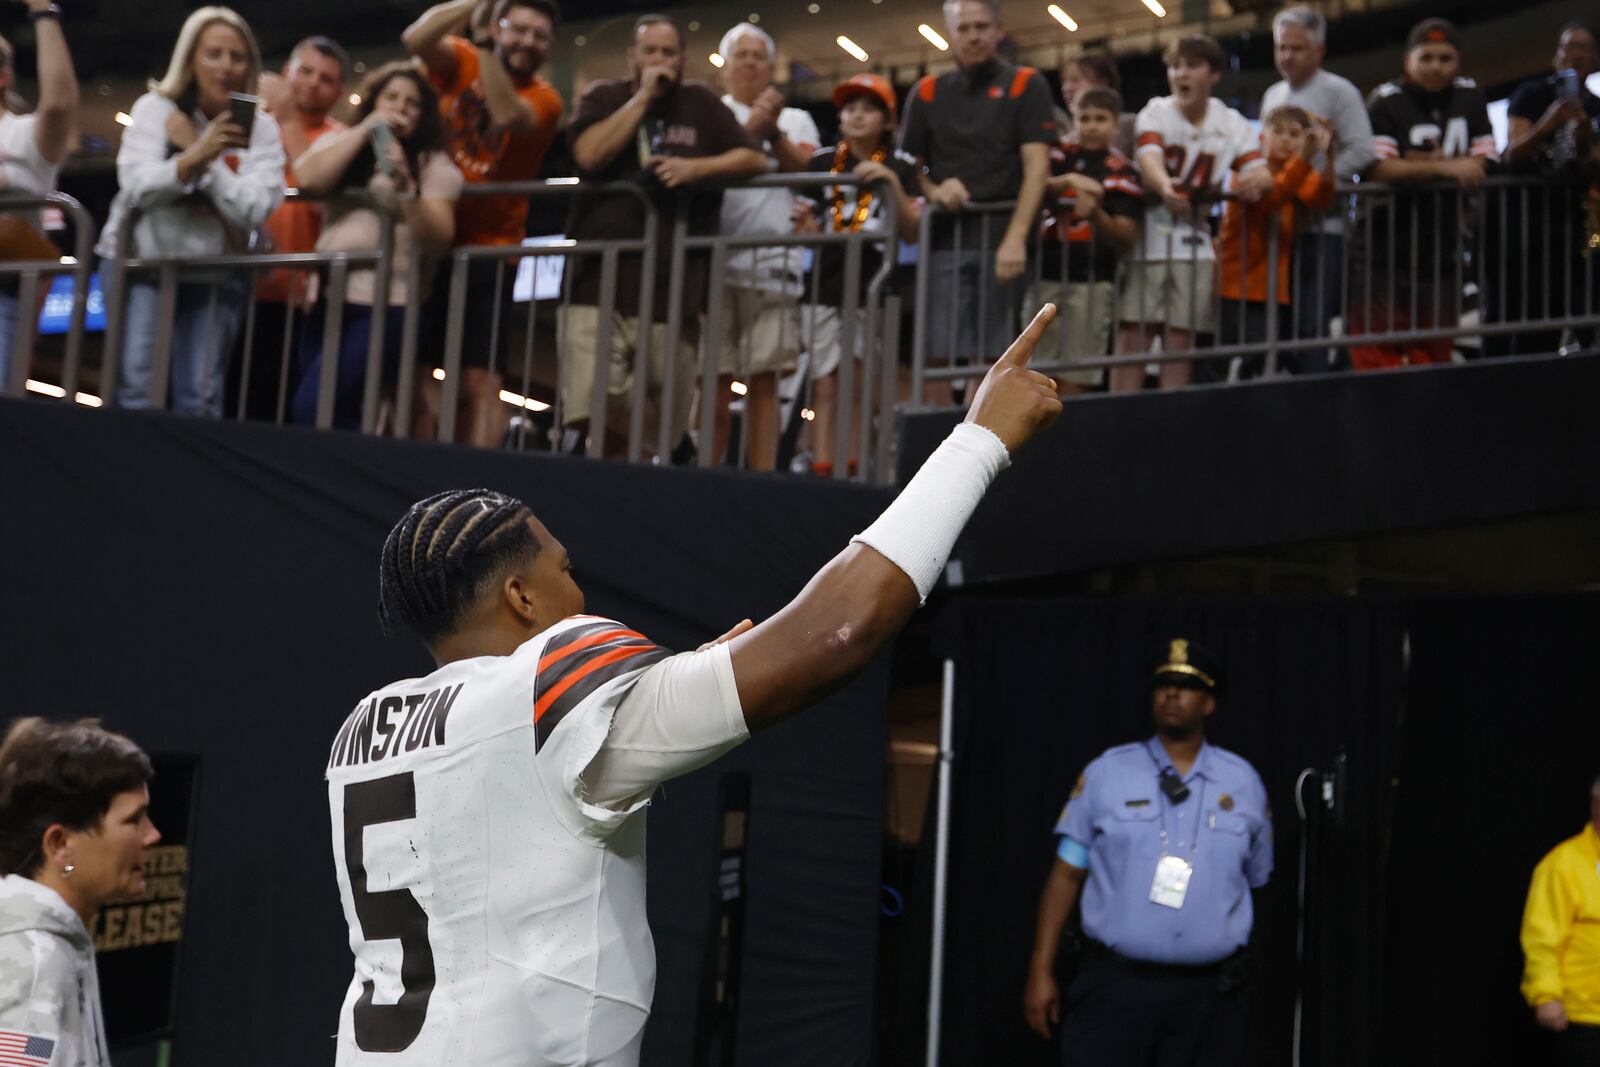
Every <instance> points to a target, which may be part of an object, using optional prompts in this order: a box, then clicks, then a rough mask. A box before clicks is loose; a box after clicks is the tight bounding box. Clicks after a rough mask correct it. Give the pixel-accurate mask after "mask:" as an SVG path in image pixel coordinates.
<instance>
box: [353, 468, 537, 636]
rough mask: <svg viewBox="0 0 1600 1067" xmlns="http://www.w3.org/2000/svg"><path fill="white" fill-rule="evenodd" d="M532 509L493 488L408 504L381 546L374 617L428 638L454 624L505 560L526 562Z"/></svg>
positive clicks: (391, 628) (532, 551)
mask: <svg viewBox="0 0 1600 1067" xmlns="http://www.w3.org/2000/svg"><path fill="white" fill-rule="evenodd" d="M532 515H533V512H531V511H530V510H529V509H528V505H526V504H524V503H523V502H522V501H520V500H518V499H517V498H516V497H512V496H507V495H505V494H504V493H497V492H495V491H494V490H492V489H452V490H449V491H448V492H444V493H436V494H434V495H433V496H430V497H428V498H427V499H426V500H419V501H417V502H416V503H415V504H412V505H411V507H410V509H408V510H407V511H406V513H405V517H404V518H402V519H401V520H400V521H399V522H398V523H397V524H396V525H395V528H394V529H393V530H390V531H389V537H388V540H386V541H385V542H384V544H383V560H382V563H381V564H380V566H379V571H378V580H379V584H378V620H379V621H380V622H381V623H382V625H383V630H384V633H389V634H392V633H394V632H395V631H396V630H397V629H399V628H400V627H401V626H404V627H405V628H406V629H408V630H410V631H411V632H412V633H414V634H416V635H417V636H418V637H420V638H421V639H422V640H423V641H424V642H428V643H432V642H433V641H435V640H437V639H438V638H440V637H443V636H444V635H446V634H448V633H449V632H450V631H451V630H452V629H453V628H454V627H455V626H456V625H457V624H459V623H460V621H461V618H462V616H464V615H465V614H466V613H467V612H468V610H470V609H471V607H472V605H473V604H474V603H476V602H477V599H478V597H479V596H480V595H482V593H483V591H484V586H485V585H486V584H487V583H488V581H489V580H490V579H492V578H496V577H498V576H499V574H500V573H501V572H502V571H503V570H504V568H505V567H506V566H507V565H510V564H521V563H528V562H531V561H532V560H533V558H534V557H536V556H537V555H538V554H539V548H540V545H539V541H538V539H537V538H536V537H534V535H533V531H532V530H531V529H529V527H528V519H529V518H530V517H532Z"/></svg>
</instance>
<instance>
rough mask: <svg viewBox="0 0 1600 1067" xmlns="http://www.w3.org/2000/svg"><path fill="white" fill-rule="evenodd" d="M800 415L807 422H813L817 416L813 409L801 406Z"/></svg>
mask: <svg viewBox="0 0 1600 1067" xmlns="http://www.w3.org/2000/svg"><path fill="white" fill-rule="evenodd" d="M800 417H801V418H802V419H805V420H806V421H807V422H815V421H816V418H817V413H816V412H815V411H812V410H811V409H810V408H801V409H800Z"/></svg>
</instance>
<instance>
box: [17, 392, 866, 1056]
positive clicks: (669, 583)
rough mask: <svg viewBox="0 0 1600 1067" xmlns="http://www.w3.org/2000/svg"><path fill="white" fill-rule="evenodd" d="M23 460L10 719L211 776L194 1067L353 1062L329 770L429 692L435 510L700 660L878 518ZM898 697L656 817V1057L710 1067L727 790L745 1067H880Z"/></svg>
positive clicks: (393, 461)
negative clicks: (420, 613) (416, 602)
mask: <svg viewBox="0 0 1600 1067" xmlns="http://www.w3.org/2000/svg"><path fill="white" fill-rule="evenodd" d="M0 456H3V457H4V459H3V460H0V499H4V500H5V502H6V505H5V507H6V511H5V514H4V516H3V518H0V590H3V596H4V605H5V616H6V626H5V640H4V641H3V642H0V671H3V674H4V677H5V680H6V685H5V697H4V702H3V705H0V719H9V718H11V717H13V716H15V715H20V714H43V715H49V716H54V717H61V716H69V715H98V716H101V717H103V718H104V719H105V720H106V721H107V723H108V724H109V725H110V726H111V727H113V728H115V729H118V730H123V731H126V732H127V733H129V734H130V735H132V736H133V737H134V738H135V739H137V740H138V741H140V742H141V743H143V744H144V745H146V746H147V747H149V748H150V749H152V750H161V751H169V752H173V753H190V754H194V755H197V756H199V758H200V760H201V764H202V768H201V783H202V784H201V796H200V799H199V805H198V806H199V822H198V826H197V829H196V835H195V839H194V840H193V841H192V842H191V846H192V854H193V871H192V879H191V882H190V894H191V895H190V897H189V899H188V909H187V923H188V925H187V931H186V937H185V941H184V946H183V953H182V976H181V985H180V1004H179V1018H178V1034H177V1047H176V1057H175V1058H176V1062H177V1063H179V1064H180V1065H188V1064H230V1065H248V1064H263V1065H266V1064H272V1065H280V1064H291V1063H292V1064H300V1063H326V1062H330V1061H331V1057H332V1051H333V1043H332V1040H331V1038H330V1035H331V1034H333V1032H334V1030H335V1028H336V1016H337V1011H338V1006H339V1003H340V999H341V997H342V991H343V989H344V987H345V986H346V984H347V983H348V982H349V979H350V966H351V964H350V954H349V948H348V946H347V944H346V937H347V933H346V930H345V927H344V921H343V916H342V914H341V913H340V909H339V900H338V894H337V892H336V890H335V886H334V880H333V863H332V857H331V853H330V845H329V839H328V812H327V798H326V787H325V785H324V783H323V780H322V769H323V766H324V764H325V762H326V759H327V752H328V747H329V744H330V743H331V738H332V736H333V733H334V732H335V730H336V729H337V727H338V724H339V722H340V721H341V720H342V718H343V716H344V715H345V714H347V713H348V711H349V709H350V707H352V706H353V704H354V703H355V701H356V700H358V699H359V698H360V697H361V696H362V695H363V694H364V693H365V692H367V691H369V690H370V689H372V688H373V687H374V686H376V685H380V684H383V683H385V682H387V681H389V680H391V679H394V678H398V677H406V676H408V675H413V676H414V675H416V674H419V673H423V672H425V671H427V670H429V669H430V668H431V663H430V661H429V660H428V658H427V656H426V654H425V653H424V652H423V650H422V648H421V647H420V646H419V645H417V644H416V643H415V642H412V641H409V640H398V639H397V640H389V639H385V638H383V637H382V636H381V635H380V634H379V632H378V628H377V624H376V618H375V613H374V608H375V604H376V594H377V559H378V550H379V548H380V547H381V545H382V543H383V537H384V535H385V534H386V533H387V532H388V529H389V527H390V526H391V525H392V524H393V523H394V522H395V521H396V519H398V517H399V516H400V515H401V514H402V512H403V511H404V509H405V508H406V506H407V505H409V504H410V503H411V502H412V501H413V500H416V499H418V498H420V497H422V496H424V495H426V494H428V493H431V492H435V491H437V490H440V489H445V488H451V487H460V486H472V485H488V486H492V487H495V488H498V489H503V490H506V491H508V492H511V493H515V494H517V495H519V496H521V497H522V498H523V499H525V500H527V501H528V502H529V504H530V505H531V506H532V507H533V509H534V511H535V512H536V513H538V514H539V516H540V517H541V519H542V520H543V521H544V523H545V524H546V526H547V527H548V528H549V529H550V530H551V531H552V532H553V533H554V534H555V536H556V537H557V538H559V539H560V540H561V541H562V542H563V543H564V544H565V545H566V546H567V548H568V549H569V551H570V552H571V553H572V556H573V559H574V561H575V565H576V569H577V573H578V578H579V583H580V585H581V586H582V587H583V588H584V590H585V592H586V594H587V597H588V608H589V610H590V611H593V612H596V613H600V614H604V615H609V616H614V617H616V618H618V619H620V620H623V621H625V622H626V623H627V624H628V625H630V626H632V627H635V628H637V629H639V630H640V631H642V632H644V633H647V634H649V635H651V636H652V637H653V638H654V639H655V640H656V641H658V642H660V643H662V644H664V645H667V646H668V647H673V648H680V649H681V648H692V647H694V646H695V645H697V644H699V643H700V642H702V641H705V640H707V639H708V638H710V637H713V636H715V635H716V634H719V633H721V632H722V631H724V630H726V629H727V628H728V627H729V626H730V625H732V624H733V623H734V622H736V621H738V620H739V619H740V618H743V617H744V616H746V615H749V616H751V617H753V618H757V619H760V618H762V617H764V616H765V615H767V614H769V613H771V612H772V611H774V610H775V609H777V608H778V607H780V606H781V605H782V604H783V603H785V602H786V600H787V599H788V598H789V597H791V596H793V595H794V594H795V593H796V592H797V591H798V590H799V589H800V588H801V586H802V585H803V583H804V582H805V581H806V580H807V579H808V578H809V577H810V576H811V574H812V573H814V571H815V570H816V569H817V568H818V567H819V566H820V565H821V564H822V563H824V562H825V561H826V560H827V559H828V558H829V557H830V556H831V555H832V554H833V553H834V552H837V551H838V550H839V549H840V548H842V547H843V546H844V545H845V543H846V542H847V540H848V538H849V536H850V534H851V533H852V532H854V531H856V530H859V529H861V528H862V527H864V526H865V525H866V524H867V523H868V522H870V521H871V518H872V517H873V516H874V515H875V514H876V513H877V511H878V510H879V509H880V508H881V507H882V504H883V500H884V494H883V493H882V492H879V491H869V490H862V489H858V488H856V487H849V486H834V485H832V484H829V483H821V482H817V481H812V480H807V481H796V480H792V479H779V478H772V479H761V478H749V477H740V476H730V475H727V474H721V473H716V472H695V471H674V470H651V469H645V468H640V467H633V466H628V465H625V464H611V463H604V464H602V463H592V462H588V461H582V460H567V459H560V458H552V457H546V456H522V455H514V454H506V453H492V452H482V451H478V450H473V449H465V448H452V447H441V446H436V445H429V444H414V443H405V442H394V441H383V440H375V439H370V438H363V437H360V436H357V435H353V434H333V433H315V432H310V431H301V430H292V429H291V430H280V429H276V428H273V427H263V426H249V425H245V426H236V425H223V424H218V423H213V422H205V421H199V420H187V419H179V418H174V417H168V416H163V415H155V414H149V415H140V414H132V413H125V412H116V411H105V412H88V411H84V410H74V409H73V408H71V407H70V406H65V405H59V404H48V403H43V402H37V401H34V402H29V401H17V400H0ZM887 675H888V672H887V668H886V667H885V666H882V665H880V666H879V667H877V668H875V669H874V670H873V671H872V672H870V673H869V674H868V676H867V677H865V678H863V679H861V680H860V681H859V682H857V683H856V684H855V685H853V686H852V687H850V688H849V689H847V690H845V691H843V692H841V693H839V694H837V695H835V696H834V697H832V698H830V699H829V700H828V701H826V702H825V703H824V704H823V705H822V706H821V707H819V708H818V709H815V710H814V711H812V712H809V713H807V714H806V715H803V716H800V717H798V718H796V719H795V720H793V721H791V722H789V723H786V724H784V725H783V726H780V727H778V728H777V729H775V730H773V731H771V732H770V733H768V734H763V735H761V736H758V737H756V738H755V739H754V740H752V741H751V742H750V743H749V744H747V745H745V746H743V747H742V748H740V749H739V750H737V751H736V752H735V753H734V754H733V755H732V756H730V757H729V758H728V759H726V760H724V761H723V762H722V763H720V764H718V765H716V766H713V767H711V768H707V769H706V770H703V771H700V772H697V773H696V774H694V775H690V776H688V777H686V778H683V779H680V780H678V781H675V782H672V783H670V784H668V786H667V787H666V788H665V789H663V790H662V791H661V793H660V795H659V796H658V798H657V800H656V802H655V803H654V804H652V806H651V810H650V816H649V819H650V845H649V848H650V866H649V878H650V882H649V893H650V898H649V903H650V917H651V925H652V928H653V930H654V931H655V935H656V944H657V949H658V954H659V980H658V987H657V995H656V1004H655V1011H654V1013H653V1016H652V1019H651V1023H650V1030H649V1032H648V1035H647V1039H646V1057H647V1062H648V1063H650V1064H652V1065H657V1064H667V1065H670V1064H685V1063H687V1062H688V1061H689V1050H690V1049H691V1047H692V1040H691V1039H692V1031H693V1026H694V1021H695V1018H696V1000H697V996H698V990H699V989H700V975H701V964H702V958H703V956H704V953H705V950H706V945H707V942H708V924H709V922H710V917H711V913H712V910H711V904H712V898H713V894H714V891H715V880H716V875H717V871H716V856H717V853H716V846H717V843H718V842H717V823H716V787H717V782H718V776H719V773H720V771H721V770H724V769H726V770H747V771H749V772H750V773H751V775H752V782H753V784H752V808H751V816H750V837H749V848H748V853H747V864H748V867H747V870H748V877H749V897H748V911H747V916H748V927H747V932H746V937H745V960H744V996H743V1000H742V1015H741V1020H740V1032H739V1043H740V1052H741V1058H742V1059H746V1060H747V1061H748V1062H761V1063H765V1064H785V1063H787V1064H797V1065H799V1064H812V1063H817V1062H824V1061H825V1062H828V1063H838V1064H854V1063H865V1062H866V1061H867V1060H868V1058H869V1057H870V1054H871V1031H872V1007H871V1005H872V988H873V986H872V979H873V967H874V960H875V952H876V934H877V890H878V870H879V859H880V839H881V834H882V812H883V780H884V762H883V753H884V751H885V745H886V736H885V733H886V731H885V720H884V715H883V705H884V700H885V695H886V691H887ZM154 816H155V819H156V821H157V822H158V823H160V822H161V820H162V819H163V818H164V816H163V813H162V812H160V811H156V812H155V813H154Z"/></svg>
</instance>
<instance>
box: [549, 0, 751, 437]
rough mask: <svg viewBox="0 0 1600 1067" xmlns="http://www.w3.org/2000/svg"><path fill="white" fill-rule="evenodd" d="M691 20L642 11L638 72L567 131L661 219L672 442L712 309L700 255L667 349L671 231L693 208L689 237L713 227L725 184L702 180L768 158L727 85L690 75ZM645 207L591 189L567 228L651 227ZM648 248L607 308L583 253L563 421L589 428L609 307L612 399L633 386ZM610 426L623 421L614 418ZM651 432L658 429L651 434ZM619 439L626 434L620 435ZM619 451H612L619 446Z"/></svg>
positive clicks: (597, 96) (626, 235)
mask: <svg viewBox="0 0 1600 1067" xmlns="http://www.w3.org/2000/svg"><path fill="white" fill-rule="evenodd" d="M683 45H684V36H683V31H682V28H681V27H679V25H678V24H677V22H676V21H674V20H673V19H671V18H669V17H667V16H665V15H643V16H640V18H639V19H638V21H637V22H635V23H634V31H633V44H632V45H630V46H629V48H628V65H629V68H630V70H631V71H632V75H631V77H629V78H625V79H623V78H619V79H615V80H610V81H600V82H596V83H594V84H593V85H591V86H590V87H589V88H588V89H587V90H586V91H585V92H584V94H583V96H582V98H581V99H579V101H578V106H577V109H576V112H575V113H574V114H573V117H572V125H571V126H570V127H569V129H568V131H567V136H568V139H569V140H570V142H571V144H572V155H573V159H574V160H575V161H576V162H577V164H578V169H579V171H580V172H582V174H583V176H584V177H585V178H586V179H590V180H592V181H594V182H595V183H597V184H599V183H604V182H612V181H624V180H626V181H637V182H638V183H640V185H641V186H642V187H643V188H644V189H645V190H646V192H647V193H648V194H649V197H650V201H651V203H652V204H653V205H654V206H655V209H656V212H657V214H658V217H659V223H658V227H659V228H658V230H657V233H658V234H659V236H660V240H659V241H658V243H657V252H658V255H657V258H656V268H655V294H654V298H653V299H652V301H651V303H652V308H653V310H652V314H651V320H652V321H651V323H650V326H649V328H650V335H649V336H650V342H649V349H650V368H649V375H650V389H651V392H652V393H658V392H659V390H660V388H661V385H662V383H663V381H664V379H665V377H666V370H667V366H668V360H669V359H670V360H671V361H672V364H671V365H672V367H673V373H672V379H673V387H672V395H671V396H670V397H667V398H661V399H662V402H661V403H660V405H659V406H660V408H661V410H660V411H659V412H658V417H659V418H662V419H665V420H667V426H668V431H669V433H668V440H670V441H673V442H676V441H678V440H679V439H680V438H681V437H682V435H683V431H684V429H685V428H686V427H687V425H688V419H689V404H690V402H691V400H692V396H693V393H692V390H693V388H694V380H695V366H694V363H695V359H694V356H695V348H696V344H695V342H696V340H697V335H698V333H699V323H698V318H697V316H698V315H699V313H700V312H701V311H702V310H704V308H705V296H706V267H707V257H706V256H705V255H703V254H702V255H697V256H696V255H691V256H690V257H689V259H688V262H687V272H686V274H685V277H684V284H683V300H682V313H683V314H682V322H683V330H682V334H681V336H680V337H679V339H678V346H677V350H676V351H674V352H672V353H667V352H666V351H665V349H666V329H665V323H666V320H667V310H668V309H667V298H668V283H669V280H670V277H671V234H672V229H673V224H674V222H675V220H676V219H677V217H678V215H679V214H680V213H687V221H688V230H689V233H690V234H691V235H705V234H714V233H716V232H717V229H718V226H719V224H720V221H721V210H722V191H721V189H720V188H716V187H712V188H697V186H699V185H700V183H720V182H726V181H730V180H736V179H739V178H743V177H748V176H750V175H753V174H760V173H761V172H763V171H764V170H766V165H767V157H766V155H765V154H764V153H763V152H762V151H761V150H760V149H759V148H758V147H757V146H756V144H755V141H754V140H753V139H752V138H751V136H750V135H749V134H748V133H747V132H745V129H744V127H742V126H741V125H739V122H738V120H737V119H735V118H734V116H733V112H731V111H729V110H728V109H727V107H726V106H724V105H723V103H722V101H721V100H720V99H719V98H718V96H717V94H716V93H715V92H714V91H713V90H711V89H709V88H707V87H706V86H704V85H699V84H695V83H684V81H683ZM644 226H645V210H644V206H643V204H642V203H641V202H640V201H639V199H638V198H637V197H635V196H631V195H628V194H609V195H594V194H588V195H582V196H580V197H578V198H577V199H576V200H575V202H574V204H573V208H572V219H571V221H570V223H569V224H568V227H567V236H568V237H570V238H572V239H573V240H576V241H586V240H618V239H636V238H639V237H641V236H643V234H644ZM639 267H640V259H639V257H636V256H634V257H628V256H625V257H623V259H622V261H621V264H620V269H619V271H618V273H617V289H616V302H615V304H614V306H613V307H611V308H601V307H599V306H598V305H599V303H600V299H599V297H600V292H599V291H600V268H599V263H598V261H597V259H596V258H595V257H593V256H585V257H578V258H577V259H575V260H574V261H573V268H572V269H573V280H572V303H571V305H570V306H569V307H568V308H567V309H566V310H565V311H564V312H563V314H562V317H561V330H562V335H563V342H562V346H561V347H562V351H563V353H564V360H565V362H564V364H563V366H562V375H561V418H562V421H563V423H564V424H565V425H567V426H569V427H573V428H575V429H578V430H580V431H587V428H588V422H589V403H590V397H591V394H592V390H593V384H594V374H595V367H596V364H597V363H598V362H599V358H598V356H597V353H596V352H595V346H596V339H597V338H596V333H597V328H598V325H599V321H600V315H601V314H602V313H608V314H611V315H612V334H611V346H610V347H611V350H610V352H609V353H606V354H605V358H606V360H607V365H608V366H609V372H608V375H607V388H608V392H609V394H610V396H611V398H612V400H613V401H616V400H620V399H625V398H626V397H627V395H628V393H629V392H630V390H631V388H632V375H633V363H634V351H635V348H636V346H637V344H638V341H639V339H640V331H641V329H642V325H641V324H640V322H639V284H640V277H639ZM608 423H609V425H610V426H611V427H613V428H615V427H616V426H618V425H619V423H617V422H615V421H612V420H608ZM652 439H654V436H653V435H652ZM612 444H613V446H615V445H618V444H620V442H617V441H615V440H614V441H613V442H612ZM614 450H615V448H614V447H612V448H608V451H614Z"/></svg>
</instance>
